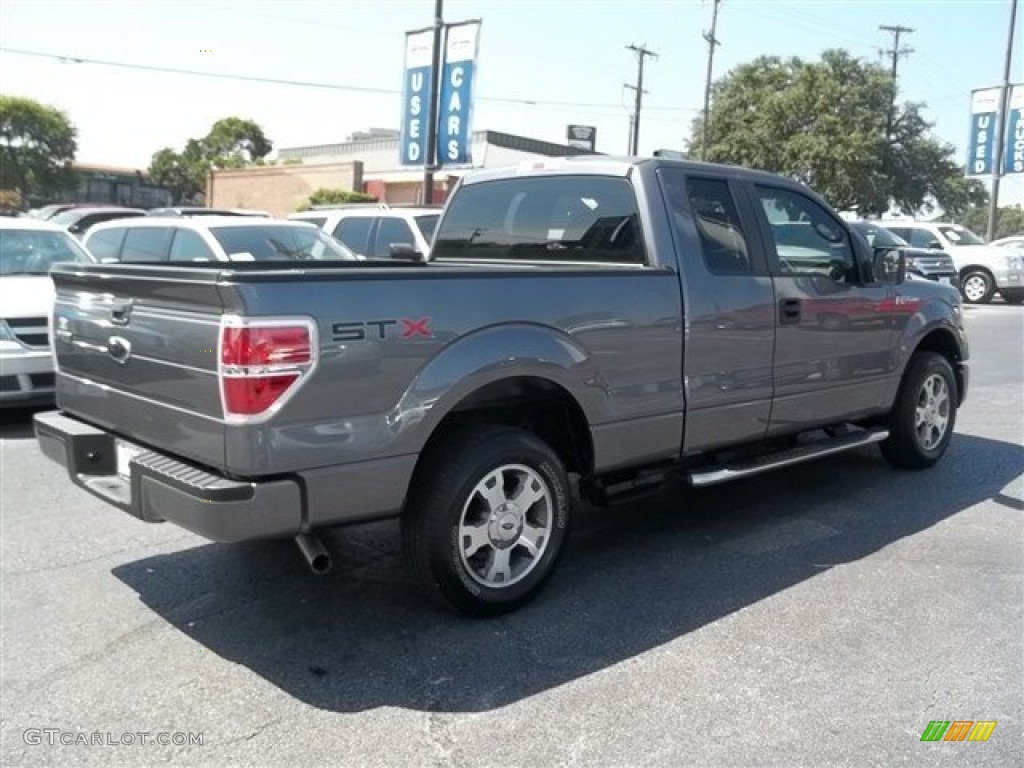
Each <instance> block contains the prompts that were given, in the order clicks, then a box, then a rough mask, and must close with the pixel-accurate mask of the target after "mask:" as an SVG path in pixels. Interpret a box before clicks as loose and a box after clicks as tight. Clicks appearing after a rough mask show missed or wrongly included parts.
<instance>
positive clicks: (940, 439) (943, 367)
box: [879, 352, 959, 469]
mask: <svg viewBox="0 0 1024 768" xmlns="http://www.w3.org/2000/svg"><path fill="white" fill-rule="evenodd" d="M935 376H938V377H940V378H941V379H942V381H943V382H944V384H945V393H946V400H945V403H946V410H945V418H946V423H945V427H944V431H943V432H942V433H941V436H937V435H936V432H935V431H936V429H937V427H935V426H934V425H933V424H932V423H931V422H930V421H925V422H924V423H922V424H921V426H920V431H919V428H918V425H917V413H918V409H919V408H923V409H924V410H925V411H928V410H929V409H930V408H931V406H930V405H929V403H928V400H929V392H928V391H926V390H925V387H926V383H927V384H929V385H930V384H931V382H932V381H933V378H932V377H935ZM934 399H935V400H938V398H934ZM958 399H959V393H958V391H957V387H956V377H955V376H954V375H953V368H952V367H951V366H950V364H949V361H948V360H947V359H946V358H944V357H943V356H942V355H938V354H936V353H934V352H915V353H914V356H913V357H912V358H911V359H910V364H909V365H908V366H907V370H906V372H905V373H904V374H903V381H902V382H901V383H900V390H899V394H897V395H896V403H895V404H894V406H893V410H892V413H891V414H890V416H889V423H888V427H889V437H888V438H886V439H885V440H883V441H882V443H881V444H880V445H879V447H880V448H881V451H882V455H883V456H885V458H886V459H887V460H888V461H889V463H890V464H892V465H893V466H896V467H899V468H901V469H926V468H927V467H930V466H932V465H933V464H935V462H937V461H938V460H939V459H941V458H942V455H943V454H944V453H945V452H946V448H947V447H948V446H949V441H950V439H951V438H952V436H953V428H954V427H955V426H956V408H957V405H956V404H957V401H958ZM941 410H942V409H941V406H936V407H935V410H933V411H932V416H933V417H936V418H937V417H938V416H939V415H942V414H941Z"/></svg>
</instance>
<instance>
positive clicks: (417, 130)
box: [398, 29, 434, 165]
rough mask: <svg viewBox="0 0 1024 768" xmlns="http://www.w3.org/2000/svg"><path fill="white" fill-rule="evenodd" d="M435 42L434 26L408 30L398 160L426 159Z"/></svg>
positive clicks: (405, 162)
mask: <svg viewBox="0 0 1024 768" xmlns="http://www.w3.org/2000/svg"><path fill="white" fill-rule="evenodd" d="M433 43H434V31H433V30H432V29H425V30H420V31H418V32H406V33H405V82H404V83H403V85H402V123H401V136H400V137H399V140H398V153H399V158H398V162H399V164H401V165H423V164H424V163H426V162H427V123H428V121H429V119H430V71H431V66H430V59H431V51H432V49H433Z"/></svg>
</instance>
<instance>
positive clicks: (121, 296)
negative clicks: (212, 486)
mask: <svg viewBox="0 0 1024 768" xmlns="http://www.w3.org/2000/svg"><path fill="white" fill-rule="evenodd" d="M218 275H219V272H218V270H213V269H189V268H167V267H159V266H135V265H120V264H119V265H90V266H86V267H82V266H81V265H74V266H72V265H58V266H57V267H55V268H54V270H53V272H52V276H53V281H54V285H55V287H56V302H55V305H54V316H53V319H52V332H51V335H52V337H53V349H54V353H55V355H56V358H57V365H58V375H57V402H58V405H59V406H60V407H61V409H62V410H64V411H67V412H69V413H71V414H74V415H78V416H80V417H82V418H83V419H86V420H87V421H89V422H92V423H93V424H96V425H97V426H101V427H105V428H107V429H109V430H111V431H112V432H115V433H117V434H118V435H120V436H122V437H124V438H127V439H128V440H131V441H137V442H139V443H142V444H150V445H157V446H160V448H161V450H164V451H167V452H169V453H173V454H177V455H179V456H182V457H185V458H189V459H192V460H194V461H197V462H200V463H202V464H206V465H208V466H211V467H219V468H223V467H224V466H225V456H224V442H225V435H224V423H223V419H222V415H223V413H222V406H221V400H220V386H219V383H218V379H217V343H218V337H219V324H220V316H221V313H222V311H223V303H222V300H221V296H220V293H219V291H218V285H217V281H218Z"/></svg>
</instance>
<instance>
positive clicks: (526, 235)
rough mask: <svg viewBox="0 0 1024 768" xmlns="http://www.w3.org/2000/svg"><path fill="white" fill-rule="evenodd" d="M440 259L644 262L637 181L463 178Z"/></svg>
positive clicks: (441, 235)
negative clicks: (472, 180) (471, 181)
mask: <svg viewBox="0 0 1024 768" xmlns="http://www.w3.org/2000/svg"><path fill="white" fill-rule="evenodd" d="M432 253H433V258H435V259H473V260H522V261H569V262H595V263H627V264H643V263H645V260H646V257H645V251H644V244H643V239H642V236H641V233H640V221H639V215H638V212H637V206H636V198H635V196H634V194H633V188H632V186H631V185H630V184H629V182H628V181H627V180H626V179H622V178H617V177H611V176H537V177H533V178H522V177H520V178H516V179H502V180H499V181H485V182H481V183H478V184H468V185H465V186H463V187H462V188H461V189H460V190H459V192H457V193H456V195H455V197H454V198H453V199H452V201H451V203H449V208H448V211H447V213H446V214H445V217H444V219H443V221H442V224H441V228H440V230H439V231H438V233H437V235H436V239H435V242H434V245H433V250H432Z"/></svg>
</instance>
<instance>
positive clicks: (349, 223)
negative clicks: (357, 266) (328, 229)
mask: <svg viewBox="0 0 1024 768" xmlns="http://www.w3.org/2000/svg"><path fill="white" fill-rule="evenodd" d="M374 220H375V218H374V217H373V216H353V217H351V218H347V219H342V220H341V221H339V222H338V226H336V227H335V228H334V232H333V233H332V234H333V235H334V237H335V238H337V239H338V240H340V241H341V242H343V243H344V244H345V245H347V246H348V247H349V250H352V251H355V252H356V253H358V254H360V255H362V256H366V255H367V254H368V251H369V247H368V246H369V242H370V230H371V229H372V228H373V222H374Z"/></svg>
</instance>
